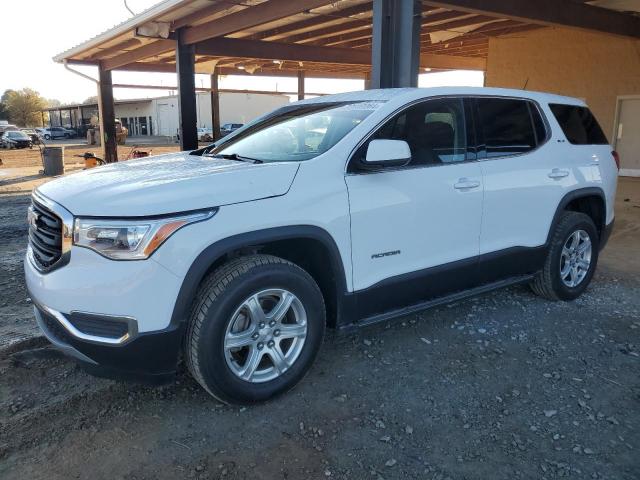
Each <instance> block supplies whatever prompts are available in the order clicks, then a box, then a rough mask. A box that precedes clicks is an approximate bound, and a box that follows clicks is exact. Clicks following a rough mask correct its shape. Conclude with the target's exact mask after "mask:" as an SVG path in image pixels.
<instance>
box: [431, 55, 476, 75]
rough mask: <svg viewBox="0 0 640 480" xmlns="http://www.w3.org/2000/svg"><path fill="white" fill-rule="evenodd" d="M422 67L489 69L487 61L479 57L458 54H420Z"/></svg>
mask: <svg viewBox="0 0 640 480" xmlns="http://www.w3.org/2000/svg"><path fill="white" fill-rule="evenodd" d="M420 67H422V68H437V69H440V70H481V71H485V70H486V69H487V61H486V60H485V59H484V58H478V57H459V56H456V55H436V54H432V53H422V54H420Z"/></svg>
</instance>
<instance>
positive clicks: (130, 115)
mask: <svg viewBox="0 0 640 480" xmlns="http://www.w3.org/2000/svg"><path fill="white" fill-rule="evenodd" d="M115 112H116V118H119V119H120V121H122V123H123V124H124V125H126V127H127V128H128V129H129V135H145V134H146V135H150V134H151V133H150V132H151V130H150V128H153V131H152V134H154V135H155V134H156V132H155V126H152V125H151V126H150V123H151V124H153V123H154V120H153V117H154V115H155V112H154V108H153V104H152V101H151V100H139V101H135V102H132V103H124V104H122V103H116V105H115ZM142 118H144V121H143V120H142ZM143 124H146V129H145V128H143V127H142V125H143ZM145 132H146V133H145Z"/></svg>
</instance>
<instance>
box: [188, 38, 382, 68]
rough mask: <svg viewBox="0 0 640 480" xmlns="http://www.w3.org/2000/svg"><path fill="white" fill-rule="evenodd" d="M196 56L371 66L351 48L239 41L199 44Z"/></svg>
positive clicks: (364, 54) (214, 40)
mask: <svg viewBox="0 0 640 480" xmlns="http://www.w3.org/2000/svg"><path fill="white" fill-rule="evenodd" d="M196 53H197V54H199V55H212V56H221V57H241V58H242V57H244V58H247V59H252V58H260V59H264V60H291V61H296V62H321V63H345V64H351V65H369V64H370V62H371V57H370V55H369V52H366V51H356V50H351V49H348V48H332V47H315V46H310V45H298V44H292V43H281V42H263V41H260V40H244V39H239V38H212V39H210V40H205V41H202V42H200V43H198V44H196Z"/></svg>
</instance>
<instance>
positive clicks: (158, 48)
mask: <svg viewBox="0 0 640 480" xmlns="http://www.w3.org/2000/svg"><path fill="white" fill-rule="evenodd" d="M175 47H176V42H175V41H173V40H156V41H155V42H153V43H148V44H146V45H144V46H142V47H140V48H136V49H135V50H131V51H130V52H126V53H123V54H121V55H118V56H116V57H112V58H108V59H106V60H104V61H103V62H102V65H103V67H104V68H105V70H115V69H117V68H118V67H121V66H123V65H129V64H130V63H134V62H137V61H138V60H143V59H145V58H149V57H155V56H157V55H160V54H161V53H165V52H168V51H170V50H173V49H174V48H175Z"/></svg>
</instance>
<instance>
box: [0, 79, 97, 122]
mask: <svg viewBox="0 0 640 480" xmlns="http://www.w3.org/2000/svg"><path fill="white" fill-rule="evenodd" d="M88 100H89V99H88ZM60 106H62V103H61V102H60V101H59V100H55V99H46V98H44V97H43V96H42V95H40V94H39V93H38V92H36V91H35V90H33V89H31V88H23V89H22V90H11V89H8V90H5V91H4V93H3V94H2V96H1V97H0V120H6V121H8V122H9V123H12V124H14V125H17V126H19V127H42V126H44V125H42V114H41V112H42V110H44V109H45V108H51V107H60ZM44 119H45V121H46V120H47V119H48V115H47V114H46V113H45V115H44Z"/></svg>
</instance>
